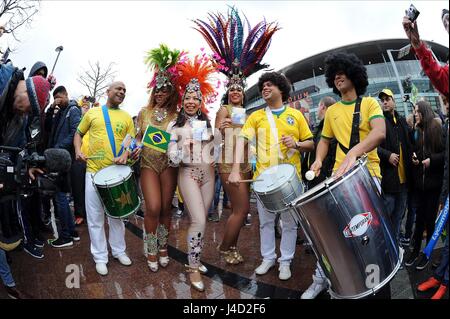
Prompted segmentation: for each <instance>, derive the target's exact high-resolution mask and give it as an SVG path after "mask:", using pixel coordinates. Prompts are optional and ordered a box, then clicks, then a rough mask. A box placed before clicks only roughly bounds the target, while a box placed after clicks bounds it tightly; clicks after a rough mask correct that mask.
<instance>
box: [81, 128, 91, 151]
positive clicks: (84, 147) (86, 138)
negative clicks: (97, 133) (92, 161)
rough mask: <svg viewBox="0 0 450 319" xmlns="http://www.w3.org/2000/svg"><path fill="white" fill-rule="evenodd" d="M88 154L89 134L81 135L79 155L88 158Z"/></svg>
mask: <svg viewBox="0 0 450 319" xmlns="http://www.w3.org/2000/svg"><path fill="white" fill-rule="evenodd" d="M88 152H89V132H87V133H86V134H84V135H83V140H82V143H81V153H83V154H84V155H86V156H88V155H87V154H88Z"/></svg>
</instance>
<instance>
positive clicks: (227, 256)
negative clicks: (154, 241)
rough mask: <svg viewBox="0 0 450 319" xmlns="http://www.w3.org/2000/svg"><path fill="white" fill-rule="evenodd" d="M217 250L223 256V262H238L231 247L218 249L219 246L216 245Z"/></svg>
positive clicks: (233, 263) (235, 263) (232, 263)
mask: <svg viewBox="0 0 450 319" xmlns="http://www.w3.org/2000/svg"><path fill="white" fill-rule="evenodd" d="M217 251H218V252H219V254H220V255H221V256H222V257H223V259H224V260H225V262H226V263H227V264H230V265H237V264H239V259H238V258H237V256H236V254H235V253H234V252H233V251H232V250H231V249H230V250H220V245H219V246H217ZM241 257H242V256H241Z"/></svg>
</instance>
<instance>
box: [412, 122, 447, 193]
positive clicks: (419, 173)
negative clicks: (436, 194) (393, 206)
mask: <svg viewBox="0 0 450 319" xmlns="http://www.w3.org/2000/svg"><path fill="white" fill-rule="evenodd" d="M433 129H436V130H442V126H441V125H440V124H439V123H437V122H436V123H435V127H434V128H433ZM417 133H418V134H423V132H422V131H421V130H418V131H417ZM442 134H443V132H442ZM425 143H426V141H425ZM413 151H414V152H415V153H416V155H417V158H418V160H419V162H422V161H423V160H424V159H427V158H429V159H430V166H429V167H428V168H427V169H426V170H424V169H423V165H422V164H419V165H411V171H412V175H413V180H414V188H415V189H417V190H437V191H440V190H441V187H442V181H443V175H444V158H445V143H442V145H441V146H440V147H439V149H438V150H437V151H436V152H433V153H430V152H428V151H426V150H425V148H424V147H423V145H422V143H420V138H418V139H417V143H416V144H415V145H414V146H413Z"/></svg>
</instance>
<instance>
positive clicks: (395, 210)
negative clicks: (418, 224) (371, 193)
mask: <svg viewBox="0 0 450 319" xmlns="http://www.w3.org/2000/svg"><path fill="white" fill-rule="evenodd" d="M407 200H408V190H407V189H406V186H405V185H404V184H403V185H401V191H400V193H384V204H385V206H386V209H387V213H388V215H389V217H390V219H391V223H392V229H393V231H394V234H395V238H397V240H398V239H399V237H400V227H401V225H402V219H403V215H404V214H405V210H406V204H407Z"/></svg>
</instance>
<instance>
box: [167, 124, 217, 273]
mask: <svg viewBox="0 0 450 319" xmlns="http://www.w3.org/2000/svg"><path fill="white" fill-rule="evenodd" d="M188 138H191V127H190V123H189V121H186V124H185V125H184V127H183V128H173V129H172V132H171V143H170V145H169V151H168V152H169V153H171V154H177V153H178V154H179V156H180V157H181V158H182V161H181V162H180V164H179V170H178V188H179V190H180V193H181V196H182V197H183V200H184V205H185V207H187V211H188V212H189V215H190V218H191V225H190V227H189V230H188V235H187V236H188V238H187V240H188V245H189V247H188V248H189V249H188V261H189V266H190V267H194V268H197V267H199V266H200V257H201V251H202V247H203V236H204V233H205V226H206V219H207V215H208V209H209V206H210V205H211V203H212V200H213V197H214V167H213V166H212V165H211V162H212V160H213V158H212V156H213V155H212V154H211V153H210V152H209V150H208V146H212V143H213V142H212V141H211V142H206V141H203V142H197V141H196V142H194V143H201V145H194V146H193V147H191V148H190V150H189V149H188V148H189V146H185V145H184V144H185V141H186V140H187V139H188ZM200 149H201V151H198V152H197V150H200ZM194 154H195V155H194ZM169 156H170V155H169Z"/></svg>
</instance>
